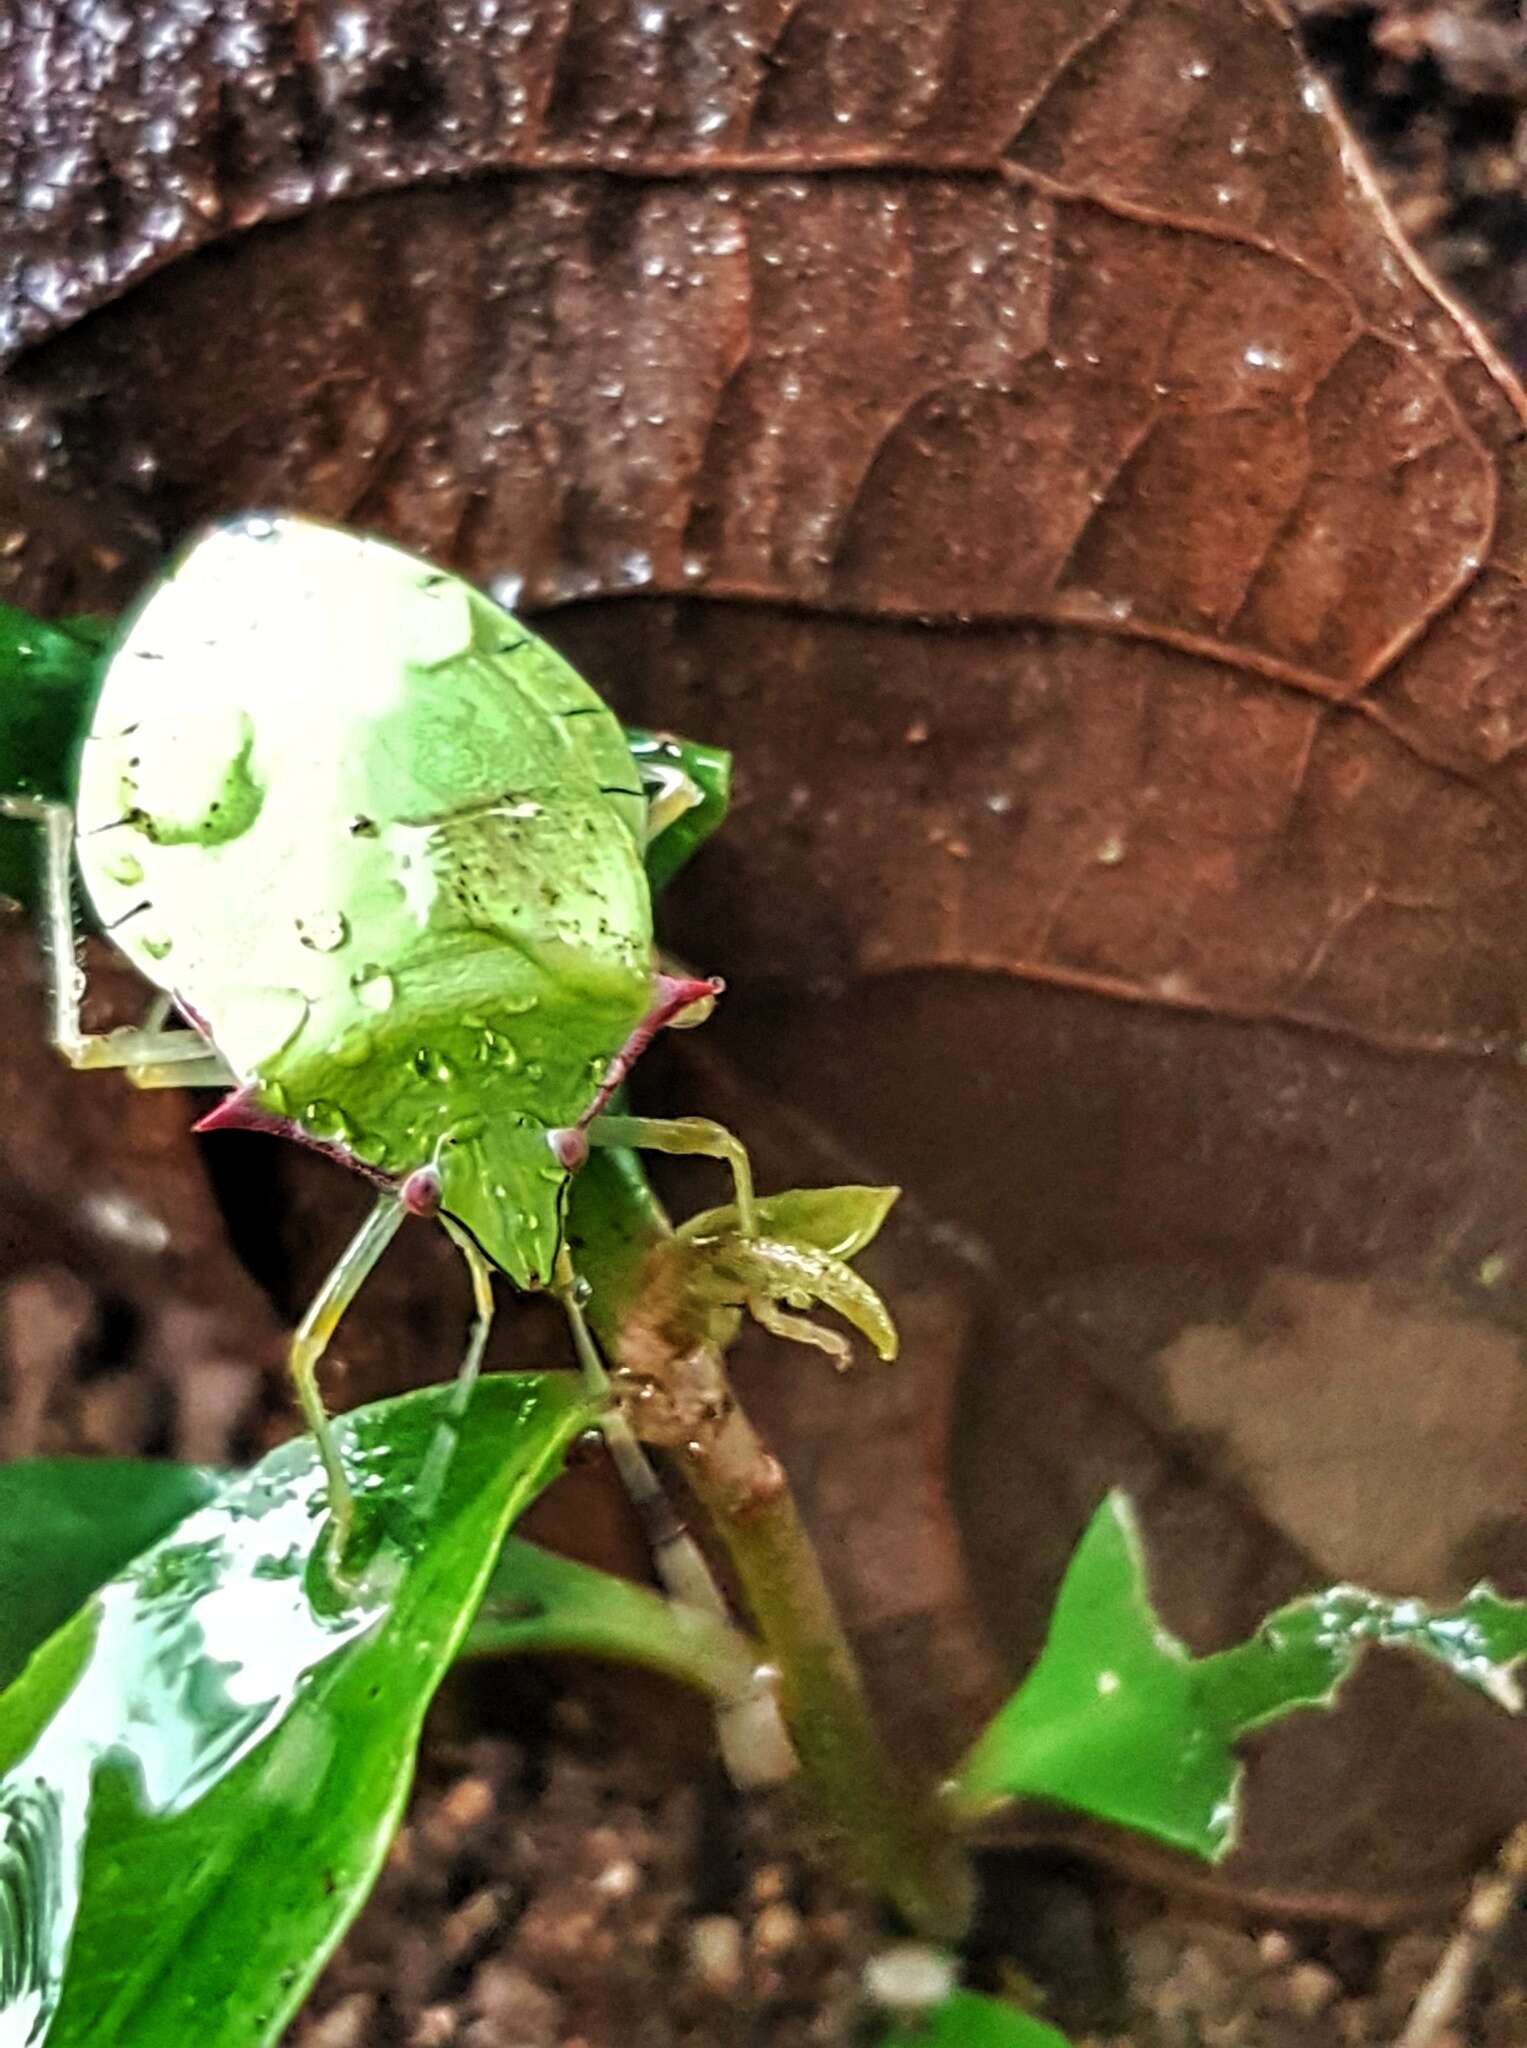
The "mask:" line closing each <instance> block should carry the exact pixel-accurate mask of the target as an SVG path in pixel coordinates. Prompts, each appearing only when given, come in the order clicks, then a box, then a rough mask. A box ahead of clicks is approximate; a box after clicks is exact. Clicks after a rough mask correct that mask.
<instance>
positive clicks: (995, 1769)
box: [951, 1494, 1527, 1860]
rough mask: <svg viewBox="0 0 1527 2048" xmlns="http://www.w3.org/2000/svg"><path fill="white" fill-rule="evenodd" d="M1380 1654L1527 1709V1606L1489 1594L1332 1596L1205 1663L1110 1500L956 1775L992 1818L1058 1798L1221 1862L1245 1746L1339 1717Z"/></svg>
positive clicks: (968, 1800) (1120, 1501) (1132, 1526)
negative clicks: (1525, 1698) (1249, 1739)
mask: <svg viewBox="0 0 1527 2048" xmlns="http://www.w3.org/2000/svg"><path fill="white" fill-rule="evenodd" d="M1370 1643H1379V1644H1388V1645H1391V1646H1393V1647H1396V1648H1403V1649H1409V1650H1412V1651H1414V1652H1417V1653H1419V1654H1420V1655H1422V1656H1425V1657H1428V1658H1430V1659H1431V1660H1432V1661H1433V1662H1436V1663H1439V1664H1442V1665H1443V1666H1444V1667H1445V1668H1446V1669H1448V1670H1449V1671H1451V1672H1452V1673H1453V1675H1454V1676H1455V1677H1457V1678H1459V1679H1460V1680H1462V1682H1463V1683H1464V1684H1466V1685H1469V1686H1471V1687H1472V1688H1473V1689H1474V1690H1475V1691H1477V1692H1482V1693H1484V1694H1485V1695H1486V1696H1487V1697H1489V1698H1491V1699H1493V1700H1495V1701H1496V1702H1497V1703H1498V1704H1500V1705H1501V1706H1504V1707H1506V1708H1508V1709H1509V1710H1511V1711H1513V1712H1515V1711H1517V1710H1518V1709H1519V1708H1520V1706H1521V1704H1522V1697H1521V1691H1520V1688H1519V1686H1518V1684H1517V1680H1516V1676H1515V1672H1516V1667H1517V1665H1518V1664H1519V1663H1520V1662H1521V1661H1522V1659H1523V1658H1524V1657H1527V1602H1520V1601H1510V1600H1503V1599H1501V1597H1500V1596H1499V1595H1498V1594H1497V1593H1495V1592H1494V1591H1493V1590H1492V1588H1490V1587H1489V1586H1477V1587H1476V1588H1475V1589H1474V1591H1473V1592H1472V1593H1470V1594H1469V1595H1468V1596H1467V1598H1466V1599H1464V1600H1463V1601H1462V1602H1460V1604H1459V1605H1458V1606H1457V1607H1454V1608H1449V1609H1446V1610H1443V1611H1441V1612H1433V1611H1432V1610H1430V1609H1429V1608H1427V1607H1426V1606H1425V1605H1423V1603H1422V1602H1421V1601H1419V1600H1392V1599H1386V1598H1384V1597H1383V1596H1382V1595H1380V1594H1376V1593H1367V1592H1364V1591H1362V1590H1361V1588H1359V1587H1355V1586H1333V1587H1331V1588H1329V1589H1328V1590H1327V1591H1326V1592H1323V1593H1315V1594H1311V1595H1309V1596H1308V1597H1307V1598H1305V1599H1302V1600H1296V1601H1293V1602H1291V1603H1290V1605H1288V1606H1287V1607H1282V1608H1279V1609H1278V1610H1277V1612H1276V1613H1274V1614H1271V1615H1269V1616H1268V1617H1267V1619H1266V1620H1265V1621H1264V1622H1263V1623H1262V1625H1261V1627H1260V1628H1259V1629H1258V1630H1257V1632H1256V1634H1255V1635H1253V1636H1251V1637H1250V1638H1249V1639H1248V1640H1247V1641H1246V1642H1244V1643H1241V1644H1239V1645H1237V1646H1236V1647H1235V1648H1234V1649H1231V1650H1225V1651H1221V1652H1220V1653H1218V1654H1217V1655H1214V1656H1209V1657H1198V1658H1195V1657H1193V1656H1191V1655H1190V1654H1189V1653H1188V1651H1187V1650H1186V1649H1185V1648H1184V1647H1183V1645H1182V1644H1181V1643H1180V1642H1179V1641H1178V1640H1177V1639H1176V1637H1175V1636H1173V1635H1171V1634H1170V1633H1169V1632H1168V1631H1167V1630H1166V1629H1165V1628H1164V1627H1163V1626H1162V1624H1161V1622H1160V1621H1159V1620H1158V1618H1157V1616H1156V1613H1155V1611H1154V1609H1153V1608H1152V1606H1151V1602H1150V1595H1149V1592H1148V1590H1147V1584H1146V1574H1145V1560H1144V1556H1143V1553H1142V1550H1141V1545H1140V1536H1139V1530H1138V1528H1137V1525H1136V1522H1135V1517H1134V1511H1133V1509H1132V1508H1131V1506H1130V1504H1129V1502H1128V1501H1127V1500H1126V1499H1125V1498H1124V1496H1123V1495H1122V1494H1111V1495H1110V1496H1109V1498H1108V1499H1107V1500H1106V1501H1105V1502H1104V1503H1103V1505H1102V1507H1100V1508H1099V1510H1098V1512H1097V1513H1096V1515H1094V1517H1093V1519H1092V1522H1091V1524H1090V1526H1089V1527H1088V1529H1087V1532H1086V1534H1085V1535H1084V1536H1083V1538H1082V1540H1081V1543H1080V1544H1079V1545H1078V1547H1077V1550H1076V1553H1075V1555H1074V1556H1073V1558H1072V1560H1071V1563H1070V1565H1069V1567H1068V1569H1067V1572H1066V1576H1065V1579H1064V1581H1063V1583H1062V1585H1061V1589H1060V1594H1059V1596H1058V1598H1057V1600H1056V1603H1055V1612H1054V1614H1053V1616H1052V1618H1051V1622H1050V1635H1049V1640H1048V1641H1047V1642H1046V1644H1045V1647H1044V1650H1043V1652H1042V1654H1041V1656H1040V1658H1039V1661H1038V1663H1037V1664H1036V1665H1035V1666H1034V1669H1033V1670H1032V1671H1031V1672H1030V1673H1029V1676H1028V1677H1027V1678H1026V1679H1025V1680H1024V1682H1023V1684H1022V1685H1021V1686H1019V1688H1018V1690H1017V1691H1016V1692H1015V1693H1014V1694H1013V1695H1012V1697H1011V1698H1010V1699H1009V1700H1008V1701H1007V1702H1006V1704H1005V1705H1004V1706H1002V1707H1001V1708H1000V1709H999V1710H998V1712H997V1714H996V1715H995V1717H994V1718H993V1719H992V1721H991V1722H990V1724H989V1725H988V1726H987V1728H986V1730H985V1732H984V1733H983V1734H982V1735H981V1737H980V1738H979V1740H978V1741H977V1742H976V1744H975V1746H974V1748H973V1749H972V1750H971V1751H970V1753H969V1755H968V1756H967V1757H966V1759H965V1761H964V1763H963V1764H962V1765H961V1767H960V1769H959V1772H958V1773H957V1775H956V1778H955V1780H954V1784H953V1786H952V1788H951V1789H952V1794H953V1797H954V1799H955V1800H956V1802H957V1804H958V1805H959V1806H960V1807H961V1808H962V1809H964V1810H965V1811H966V1812H967V1814H970V1815H978V1814H980V1813H982V1812H984V1811H986V1810H987V1809H989V1808H990V1807H992V1806H994V1805H997V1804H1000V1803H1002V1802H1005V1801H1006V1800H1009V1799H1015V1798H1022V1797H1025V1796H1027V1797H1033V1798H1040V1799H1052V1800H1056V1801H1059V1802H1060V1803H1061V1804H1062V1805H1065V1806H1073V1807H1078V1808H1080V1809H1081V1810H1082V1811H1083V1812H1085V1813H1092V1814H1096V1815H1097V1816H1098V1817H1099V1818H1101V1819H1103V1820H1110V1821H1116V1822H1119V1823H1120V1824H1121V1825H1123V1826H1125V1827H1130V1828H1137V1829H1139V1830H1141V1831H1142V1832H1143V1833H1145V1834H1150V1835H1155V1836H1157V1837H1158V1838H1159V1839H1160V1840H1161V1841H1164V1842H1169V1843H1171V1844H1172V1845H1173V1846H1175V1847H1177V1848H1180V1849H1187V1850H1190V1851H1191V1852H1192V1853H1193V1854H1195V1855H1198V1856H1204V1857H1207V1858H1210V1859H1211V1860H1218V1859H1219V1858H1220V1857H1222V1856H1224V1855H1225V1854H1227V1853H1228V1851H1229V1850H1230V1849H1231V1848H1232V1847H1233V1845H1234V1842H1235V1831H1236V1825H1237V1820H1238V1817H1239V1810H1240V1784H1241V1767H1240V1765H1239V1764H1238V1763H1237V1761H1236V1758H1235V1756H1234V1753H1233V1750H1232V1747H1231V1745H1232V1744H1233V1743H1234V1742H1235V1740H1236V1738H1237V1737H1238V1736H1240V1735H1243V1734H1245V1733H1246V1732H1247V1731H1248V1730H1249V1729H1252V1728H1259V1727H1262V1726H1263V1725H1265V1724H1266V1723H1267V1722H1269V1721H1275V1720H1277V1719H1279V1718H1280V1717H1281V1716H1283V1715H1284V1714H1289V1713H1293V1712H1295V1711H1296V1710H1298V1709H1299V1708H1302V1707H1324V1706H1329V1705H1330V1703H1331V1702H1332V1700H1333V1699H1334V1698H1335V1696H1336V1694H1337V1692H1338V1690H1339V1688H1340V1686H1341V1684H1342V1682H1343V1681H1344V1680H1345V1679H1346V1678H1347V1677H1348V1676H1349V1675H1350V1674H1351V1673H1352V1671H1353V1670H1355V1669H1356V1666H1357V1662H1358V1659H1359V1657H1360V1656H1361V1654H1362V1652H1363V1649H1364V1648H1365V1646H1366V1645H1368V1644H1370Z"/></svg>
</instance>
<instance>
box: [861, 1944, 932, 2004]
mask: <svg viewBox="0 0 1527 2048" xmlns="http://www.w3.org/2000/svg"><path fill="white" fill-rule="evenodd" d="M953 1989H954V1964H953V1962H952V1960H951V1959H950V1958H949V1957H948V1956H947V1955H945V1954H944V1952H943V1950H942V1949H936V1948H929V1947H928V1945H927V1943H926V1942H921V1941H898V1942H895V1943H893V1944H892V1945H891V1947H889V1948H883V1949H881V1950H879V1951H878V1953H877V1954H875V1955H872V1956H871V1957H870V1959H869V1961H868V1962H867V1963H866V1964H865V1966H864V1995H865V1997H866V1998H867V1999H869V2000H870V2002H871V2003H872V2004H874V2005H883V2006H888V2007H889V2008H890V2009H891V2010H892V2011H893V2012H929V2011H931V2010H932V2008H933V2007H934V2006H936V2005H937V2004H938V2003H939V2002H940V2001H941V2000H942V1999H945V1998H947V1997H948V1996H949V1993H950V1992H951V1991H952V1990H953Z"/></svg>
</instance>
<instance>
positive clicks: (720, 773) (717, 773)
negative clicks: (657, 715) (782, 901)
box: [625, 725, 732, 894]
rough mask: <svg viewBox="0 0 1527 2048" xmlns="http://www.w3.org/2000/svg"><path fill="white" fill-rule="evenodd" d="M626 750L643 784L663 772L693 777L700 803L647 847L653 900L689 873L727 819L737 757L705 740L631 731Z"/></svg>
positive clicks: (633, 727) (638, 729) (630, 727)
mask: <svg viewBox="0 0 1527 2048" xmlns="http://www.w3.org/2000/svg"><path fill="white" fill-rule="evenodd" d="M625 732H626V745H627V746H628V747H629V748H630V749H631V757H632V759H633V760H634V761H635V762H636V765H637V767H638V768H639V769H640V770H641V771H642V776H643V779H644V781H645V780H646V779H647V778H648V777H649V776H650V775H651V774H652V773H653V772H654V771H656V770H658V769H660V768H661V767H670V768H677V769H678V770H680V771H681V772H682V773H683V774H684V775H685V776H687V777H688V779H689V782H690V784H691V786H692V791H693V794H694V795H695V796H697V797H698V799H699V801H698V802H696V803H692V804H691V805H690V806H689V808H688V809H687V810H684V811H682V812H681V813H680V814H679V816H678V817H676V818H674V819H673V821H672V822H671V823H670V824H668V825H666V826H665V827H664V828H663V830H662V831H660V832H659V833H658V834H657V835H656V837H655V838H653V839H652V840H650V841H649V842H648V846H647V853H646V859H645V866H646V869H647V880H648V883H649V884H650V886H651V888H652V890H653V892H654V894H655V893H656V892H657V891H658V890H659V889H662V888H664V887H666V886H667V884H668V883H669V882H671V881H672V880H673V878H674V876H675V875H676V874H677V873H678V872H679V869H680V868H682V867H687V866H688V865H689V863H690V861H691V860H693V859H694V857H695V855H696V854H697V853H698V852H699V850H700V848H701V847H702V846H703V845H704V844H705V842H706V840H707V839H709V838H710V836H711V834H712V833H713V832H714V831H715V830H716V827H717V826H718V825H719V824H720V823H721V820H722V819H723V818H724V817H725V816H726V809H727V805H728V804H729V803H730V801H731V794H732V757H731V755H730V754H728V753H726V752H725V751H724V750H723V749H722V748H720V747H710V746H706V745H705V744H704V742H703V741H700V740H681V739H678V738H676V737H675V736H674V735H673V734H672V733H657V732H648V731H646V730H645V728H644V727H642V726H637V725H628V726H627V727H626V729H625Z"/></svg>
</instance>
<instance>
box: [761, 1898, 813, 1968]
mask: <svg viewBox="0 0 1527 2048" xmlns="http://www.w3.org/2000/svg"><path fill="white" fill-rule="evenodd" d="M800 1938H801V1916H800V1914H799V1913H797V1912H796V1910H795V1908H794V1906H789V1905H786V1904H785V1902H784V1901H783V1900H782V1899H781V1900H780V1901H778V1903H777V1904H775V1905H772V1906H765V1907H764V1909H763V1911H762V1912H761V1913H760V1914H759V1916H758V1918H757V1919H756V1920H755V1921H754V1922H753V1952H754V1954H755V1955H760V1956H782V1955H786V1954H788V1953H789V1951H790V1950H791V1949H793V1948H794V1947H795V1944H796V1943H797V1942H798V1941H799V1940H800Z"/></svg>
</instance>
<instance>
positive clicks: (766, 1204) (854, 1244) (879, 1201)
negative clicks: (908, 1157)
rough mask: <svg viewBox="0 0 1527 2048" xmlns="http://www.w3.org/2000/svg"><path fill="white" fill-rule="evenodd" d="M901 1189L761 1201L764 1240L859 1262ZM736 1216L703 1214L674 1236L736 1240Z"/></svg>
mask: <svg viewBox="0 0 1527 2048" xmlns="http://www.w3.org/2000/svg"><path fill="white" fill-rule="evenodd" d="M900 1193H901V1189H900V1188H873V1187H839V1188H786V1189H785V1190H784V1191H783V1193H781V1194H777V1195H760V1196H759V1198H758V1200H757V1202H756V1204H755V1205H754V1206H755V1208H756V1210H757V1214H758V1226H759V1235H760V1236H762V1237H769V1238H773V1239H774V1240H775V1242H776V1243H779V1244H788V1245H794V1246H796V1247H797V1248H798V1249H799V1250H801V1251H818V1252H825V1253H826V1254H827V1255H828V1257H829V1258H834V1259H853V1258H857V1257H858V1255H859V1253H860V1252H862V1251H863V1250H864V1248H865V1246H866V1245H869V1244H872V1243H873V1242H874V1240H875V1239H876V1238H877V1237H878V1236H879V1234H880V1229H881V1225H882V1224H883V1223H884V1222H885V1219H886V1218H887V1216H889V1215H890V1213H891V1210H892V1209H893V1208H894V1206H895V1204H896V1200H897V1197H898V1196H899V1195H900ZM736 1229H737V1211H736V1209H735V1207H734V1206H733V1205H732V1204H731V1203H727V1205H726V1206H725V1207H724V1208H720V1209H702V1210H701V1212H700V1213H699V1215H698V1216H691V1217H690V1218H689V1219H688V1221H687V1222H684V1223H681V1224H680V1225H679V1227H678V1230H677V1231H676V1232H675V1235H676V1236H678V1237H681V1238H688V1239H690V1240H694V1239H699V1238H715V1237H725V1236H727V1235H729V1234H735V1232H736Z"/></svg>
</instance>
